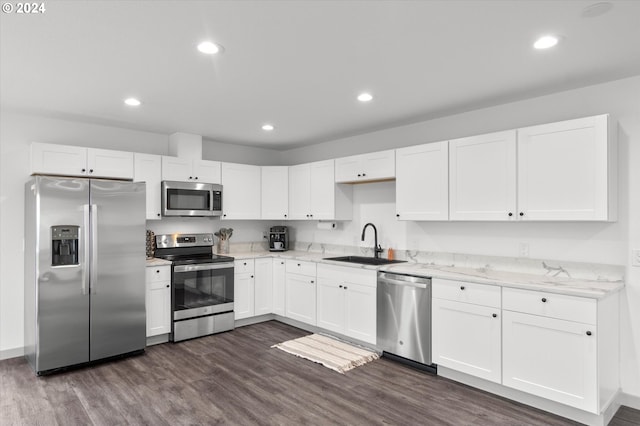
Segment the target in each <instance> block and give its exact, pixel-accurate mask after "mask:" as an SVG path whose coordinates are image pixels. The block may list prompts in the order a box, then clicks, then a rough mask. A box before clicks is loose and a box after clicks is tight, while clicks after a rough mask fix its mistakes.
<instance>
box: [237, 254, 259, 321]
mask: <svg viewBox="0 0 640 426" xmlns="http://www.w3.org/2000/svg"><path fill="white" fill-rule="evenodd" d="M234 268H235V271H234V272H235V273H234V276H233V310H234V314H235V319H236V320H239V319H243V318H249V317H252V316H254V312H255V301H254V299H255V278H254V262H253V259H244V260H236V261H235V265H234Z"/></svg>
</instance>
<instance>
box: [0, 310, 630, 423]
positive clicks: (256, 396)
mask: <svg viewBox="0 0 640 426" xmlns="http://www.w3.org/2000/svg"><path fill="white" fill-rule="evenodd" d="M306 334H308V333H307V332H305V331H303V330H299V329H297V328H294V327H290V326H288V325H285V324H282V323H279V322H275V321H271V322H267V323H263V324H257V325H252V326H248V327H242V328H239V329H236V330H234V331H233V332H229V333H222V334H218V335H215V336H208V337H204V338H200V339H195V340H191V341H187V342H182V343H179V344H164V345H158V346H153V347H150V348H148V349H147V351H146V354H144V355H141V356H137V357H132V358H127V359H124V360H119V361H115V362H110V363H106V364H101V365H98V366H93V367H88V368H82V369H78V370H74V371H69V372H65V373H60V374H56V375H52V376H46V377H36V376H35V375H34V374H33V372H32V371H31V370H30V368H29V367H28V365H27V364H26V362H25V361H24V360H23V359H22V358H15V359H10V360H5V361H2V362H0V425H2V426H8V425H40V424H42V425H56V424H58V425H75V424H78V425H132V424H135V425H142V424H144V425H187V424H189V425H213V424H233V425H253V424H264V425H274V424H281V425H299V424H309V425H332V424H350V425H374V424H385V425H387V424H396V425H541V426H542V425H544V426H548V425H573V424H576V423H574V422H571V421H569V420H567V419H563V418H561V417H558V416H554V415H551V414H548V413H546V412H543V411H540V410H536V409H533V408H531V407H528V406H525V405H522V404H518V403H515V402H512V401H509V400H506V399H503V398H500V397H498V396H494V395H491V394H488V393H485V392H482V391H479V390H476V389H473V388H470V387H467V386H464V385H461V384H458V383H455V382H453V381H450V380H448V379H445V378H442V377H437V376H433V375H430V374H426V373H423V372H419V371H416V370H413V369H410V368H408V367H405V366H403V365H400V364H397V363H394V362H392V361H389V360H387V359H381V360H377V361H374V362H372V363H369V364H367V365H365V366H362V367H359V368H356V369H355V370H352V371H349V372H348V373H347V374H346V375H341V374H338V373H336V372H334V371H331V370H329V369H327V368H324V367H322V366H320V365H318V364H314V363H312V362H309V361H306V360H303V359H301V358H297V357H295V356H293V355H289V354H287V353H285V352H283V351H280V350H277V349H271V348H270V347H271V345H273V344H275V343H279V342H282V341H285V340H288V339H292V338H295V337H300V336H303V335H306ZM611 424H612V425H616V426H628V425H638V424H640V412H638V411H636V410H631V409H628V408H623V409H622V410H620V411H619V412H618V415H617V416H616V418H615V419H614V421H613V423H611Z"/></svg>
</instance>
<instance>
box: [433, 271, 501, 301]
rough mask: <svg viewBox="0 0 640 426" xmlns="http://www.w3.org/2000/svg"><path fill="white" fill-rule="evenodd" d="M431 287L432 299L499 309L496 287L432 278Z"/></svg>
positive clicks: (498, 293) (498, 288) (497, 289)
mask: <svg viewBox="0 0 640 426" xmlns="http://www.w3.org/2000/svg"><path fill="white" fill-rule="evenodd" d="M432 285H433V288H432V289H433V293H432V294H433V297H434V298H437V299H445V300H455V301H457V302H464V303H473V304H474V305H482V306H490V307H493V308H500V287H499V286H497V285H489V284H476V283H468V282H465V281H456V280H443V279H439V278H434V279H433V280H432Z"/></svg>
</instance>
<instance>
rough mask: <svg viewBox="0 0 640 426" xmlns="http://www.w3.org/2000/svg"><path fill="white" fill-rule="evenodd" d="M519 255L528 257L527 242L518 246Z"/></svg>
mask: <svg viewBox="0 0 640 426" xmlns="http://www.w3.org/2000/svg"><path fill="white" fill-rule="evenodd" d="M518 253H519V257H529V244H527V243H520V246H519V247H518Z"/></svg>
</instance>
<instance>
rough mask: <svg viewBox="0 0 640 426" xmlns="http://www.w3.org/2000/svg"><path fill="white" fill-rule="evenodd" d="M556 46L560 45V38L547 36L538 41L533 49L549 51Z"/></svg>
mask: <svg viewBox="0 0 640 426" xmlns="http://www.w3.org/2000/svg"><path fill="white" fill-rule="evenodd" d="M556 44H558V37H556V36H552V35H546V36H542V37H540V38H539V39H538V40H536V42H535V43H533V47H535V48H536V49H548V48H550V47H553V46H555V45H556Z"/></svg>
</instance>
